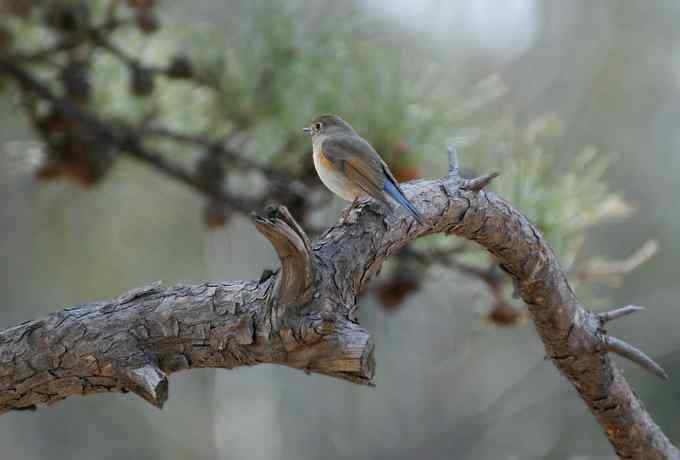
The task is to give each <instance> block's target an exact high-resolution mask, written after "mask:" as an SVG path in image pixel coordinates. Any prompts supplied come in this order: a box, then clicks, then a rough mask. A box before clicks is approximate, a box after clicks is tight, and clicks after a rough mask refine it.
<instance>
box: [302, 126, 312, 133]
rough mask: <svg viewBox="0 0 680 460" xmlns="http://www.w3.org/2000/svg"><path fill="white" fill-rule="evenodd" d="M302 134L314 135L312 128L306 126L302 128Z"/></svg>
mask: <svg viewBox="0 0 680 460" xmlns="http://www.w3.org/2000/svg"><path fill="white" fill-rule="evenodd" d="M302 132H303V133H305V134H312V128H310V127H309V126H305V127H304V128H302Z"/></svg>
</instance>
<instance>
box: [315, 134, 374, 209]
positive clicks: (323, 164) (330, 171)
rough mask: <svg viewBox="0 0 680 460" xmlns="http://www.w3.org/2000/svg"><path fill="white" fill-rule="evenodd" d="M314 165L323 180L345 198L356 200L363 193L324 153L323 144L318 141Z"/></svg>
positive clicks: (330, 188)
mask: <svg viewBox="0 0 680 460" xmlns="http://www.w3.org/2000/svg"><path fill="white" fill-rule="evenodd" d="M319 144H320V143H319ZM314 167H315V168H316V172H317V174H319V179H321V182H323V184H324V185H325V186H326V187H327V188H328V189H329V190H330V191H331V192H333V193H335V194H336V195H338V196H339V197H340V198H342V199H343V200H347V201H354V199H355V198H356V197H357V196H361V195H363V192H362V190H361V189H360V188H359V187H357V186H356V185H354V183H352V181H350V180H349V179H348V178H347V176H346V175H345V174H344V173H343V172H341V171H339V170H338V169H337V168H336V167H335V166H334V165H333V163H332V162H331V161H330V160H329V159H327V158H326V157H325V156H324V155H323V150H322V149H321V145H317V143H315V144H314Z"/></svg>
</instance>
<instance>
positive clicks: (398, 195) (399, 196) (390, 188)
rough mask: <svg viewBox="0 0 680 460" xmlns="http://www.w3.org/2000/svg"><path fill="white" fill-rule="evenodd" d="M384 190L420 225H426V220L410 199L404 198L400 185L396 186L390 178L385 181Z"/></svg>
mask: <svg viewBox="0 0 680 460" xmlns="http://www.w3.org/2000/svg"><path fill="white" fill-rule="evenodd" d="M383 190H385V193H387V194H388V195H389V196H390V198H392V199H393V200H394V201H396V202H397V203H399V204H400V205H402V206H403V207H404V208H406V210H407V211H408V212H409V213H410V214H411V215H412V216H413V218H414V219H415V220H416V221H418V223H419V224H420V225H425V218H424V217H423V215H422V214H421V213H420V212H418V210H417V209H416V207H415V206H413V203H411V202H410V201H409V200H408V198H406V197H405V196H404V193H403V192H402V191H401V189H400V188H399V186H398V185H396V184H394V183H393V182H392V181H391V180H390V179H389V178H386V179H385V184H384V185H383Z"/></svg>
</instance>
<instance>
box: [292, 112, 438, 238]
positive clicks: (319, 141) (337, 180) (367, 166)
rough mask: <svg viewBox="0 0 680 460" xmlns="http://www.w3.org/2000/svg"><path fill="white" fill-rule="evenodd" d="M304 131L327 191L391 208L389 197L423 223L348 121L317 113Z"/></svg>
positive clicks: (371, 149) (394, 180) (384, 166)
mask: <svg viewBox="0 0 680 460" xmlns="http://www.w3.org/2000/svg"><path fill="white" fill-rule="evenodd" d="M304 132H305V133H307V134H310V135H311V136H312V145H313V150H314V166H315V168H316V172H317V173H318V174H319V178H321V182H323V183H324V185H325V186H326V187H328V188H329V189H330V191H331V192H333V193H335V194H336V195H338V196H339V197H340V198H342V199H344V200H347V201H351V202H354V201H356V200H357V199H358V198H360V197H363V196H370V197H372V198H373V199H375V200H378V201H379V202H380V203H382V204H383V205H385V206H387V208H388V209H390V210H391V209H392V207H391V206H390V204H389V201H388V200H387V197H390V198H392V199H393V200H394V201H396V202H397V203H399V204H400V205H401V206H403V207H404V208H405V209H406V210H407V211H408V212H409V213H410V214H411V216H413V218H414V219H415V220H416V221H418V223H419V224H421V225H424V224H425V219H424V217H423V215H422V214H421V213H420V212H418V210H417V209H416V207H415V206H413V203H411V202H410V201H409V200H408V198H406V196H405V195H404V192H402V190H401V188H400V187H399V184H398V183H397V180H396V179H395V178H394V175H393V174H392V172H390V168H388V167H387V165H386V164H385V162H384V161H383V160H382V158H380V155H378V153H377V152H376V151H375V150H374V149H373V147H371V144H369V143H368V142H367V141H366V140H365V139H364V138H362V137H361V136H359V135H358V134H357V132H356V131H354V129H353V128H352V127H351V126H350V125H349V123H347V122H346V121H345V120H343V119H342V118H340V117H339V116H337V115H321V116H319V117H317V118H316V119H315V120H314V122H313V123H312V124H311V126H309V127H307V128H304Z"/></svg>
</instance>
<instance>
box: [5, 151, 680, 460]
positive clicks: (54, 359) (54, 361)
mask: <svg viewBox="0 0 680 460" xmlns="http://www.w3.org/2000/svg"><path fill="white" fill-rule="evenodd" d="M451 160H452V161H451V171H450V173H449V174H448V175H447V176H446V177H444V178H442V179H439V180H430V181H419V182H415V183H410V184H404V187H403V188H404V191H405V193H406V194H407V195H408V196H409V198H410V199H411V200H412V201H413V202H414V204H415V205H416V206H417V207H418V209H419V210H420V211H421V212H422V214H423V215H424V216H425V217H426V219H427V221H428V222H429V223H430V226H429V227H428V226H420V225H418V224H417V223H415V222H414V221H413V220H412V219H411V218H409V217H408V216H407V215H405V214H404V213H402V212H401V211H396V212H395V213H394V214H386V210H385V209H384V208H382V207H381V206H380V205H378V204H376V203H374V202H370V201H362V202H360V203H359V204H358V205H357V206H356V207H355V208H353V209H352V210H351V212H350V213H349V214H348V215H347V217H346V219H345V220H344V221H343V222H341V223H339V224H337V225H334V226H332V227H330V228H329V229H328V230H327V231H326V232H325V233H324V234H323V235H321V237H319V238H318V239H317V240H316V241H314V242H313V243H310V242H309V241H308V239H307V237H306V236H305V234H304V232H303V231H302V230H301V229H300V227H299V226H298V225H297V224H296V223H295V221H294V220H293V218H292V217H291V216H290V214H289V213H288V212H287V211H286V210H285V208H273V209H270V210H269V212H268V213H267V215H265V216H256V217H255V218H254V223H255V226H256V228H257V229H258V230H259V231H260V232H261V233H262V234H263V235H264V236H265V237H267V239H269V241H270V242H271V243H272V245H273V246H274V248H275V249H276V251H277V254H278V255H279V257H280V259H281V261H282V268H281V269H280V270H279V271H278V272H276V273H268V274H266V275H263V277H262V278H261V279H260V280H258V281H247V282H245V281H238V282H225V283H204V284H201V285H198V286H175V287H168V288H163V287H161V286H160V285H153V286H148V287H144V288H140V289H137V290H134V291H131V292H129V293H127V294H125V295H123V296H121V297H119V298H117V299H114V300H111V301H106V302H96V303H92V304H87V305H82V306H79V307H75V308H68V309H65V310H63V311H60V312H58V313H53V314H51V315H49V316H47V317H46V318H44V319H41V320H37V321H30V322H27V323H24V324H21V325H19V326H16V327H13V328H11V329H7V330H5V331H2V332H0V410H2V411H8V410H22V409H34V408H35V407H36V404H39V403H47V404H51V403H54V402H56V401H59V400H61V399H64V398H66V397H68V396H70V395H74V394H89V393H94V392H102V391H133V392H135V393H136V394H138V395H140V396H141V397H143V398H144V399H146V400H147V401H149V402H151V403H152V404H154V405H156V406H158V407H161V406H162V404H163V402H164V401H165V399H166V398H167V393H168V380H167V375H168V374H170V373H172V372H175V371H179V370H184V369H190V368H196V367H220V368H234V367H238V366H247V365H255V364H260V363H274V364H282V365H286V366H291V367H294V368H299V369H303V370H305V371H307V372H315V373H321V374H326V375H330V376H334V377H338V378H342V379H346V380H350V381H352V382H355V383H362V384H369V385H372V384H373V375H374V359H373V341H372V339H371V336H370V335H369V333H368V332H367V331H365V330H364V329H362V328H361V327H360V326H359V325H358V323H357V321H356V317H355V310H356V308H357V305H356V298H357V294H358V293H359V292H360V291H361V290H362V288H363V287H364V286H365V285H366V284H367V283H368V282H369V281H370V280H371V279H372V278H373V277H374V276H375V275H376V274H377V273H378V272H379V271H380V268H381V266H382V264H383V262H384V261H385V259H386V258H387V257H389V256H390V254H392V253H394V252H395V251H398V250H399V249H400V248H402V247H403V246H404V245H406V244H408V243H409V242H411V241H413V240H415V239H416V238H419V237H421V236H424V235H427V234H432V233H444V234H448V235H457V236H460V237H463V238H467V239H469V240H472V241H476V242H477V243H479V244H480V245H481V246H483V247H484V248H485V249H486V250H488V251H489V252H490V253H491V254H493V255H494V256H496V258H497V259H498V261H499V263H500V264H501V267H502V268H503V269H504V270H505V271H506V272H507V273H508V274H509V275H510V276H511V277H512V278H513V280H514V281H515V283H516V288H517V290H518V293H519V294H520V295H521V297H522V299H523V300H524V301H525V302H526V303H527V305H528V308H529V312H530V314H531V317H532V319H533V320H534V323H535V325H536V330H537V331H538V334H539V336H540V338H541V339H542V341H543V343H544V345H545V349H546V354H547V355H548V356H549V357H550V358H551V359H552V361H553V362H554V363H555V365H556V366H557V367H558V369H559V370H560V371H561V372H562V373H563V375H564V376H565V377H566V378H567V379H568V380H569V381H570V382H571V383H572V384H573V385H574V387H575V388H576V390H577V391H578V392H579V394H580V395H581V397H582V398H583V400H584V402H585V403H586V405H587V406H588V407H589V408H590V410H591V411H592V413H593V414H594V415H595V417H596V418H597V420H598V422H599V423H600V424H601V425H602V427H603V428H604V431H605V433H606V435H607V437H608V438H609V440H610V442H611V443H612V445H613V446H614V448H615V450H616V452H617V454H618V455H619V456H620V457H621V458H635V459H667V458H673V459H678V458H680V452H679V451H678V450H677V449H676V447H675V446H673V445H672V444H671V442H670V441H669V440H668V439H667V438H666V436H665V435H664V434H663V432H662V431H661V430H660V428H659V427H658V426H657V425H656V424H655V423H654V422H653V420H652V419H651V417H650V416H649V414H648V413H647V412H646V410H645V409H644V407H643V405H642V404H641V402H640V401H639V400H638V398H637V397H636V396H635V394H634V393H633V391H632V389H631V388H630V386H629V385H628V383H627V382H626V380H625V379H624V377H623V375H622V374H621V372H620V371H619V370H618V369H617V368H616V367H615V366H614V365H613V363H612V362H611V360H610V359H609V356H608V355H607V351H614V352H617V353H619V354H622V355H626V353H625V351H626V350H624V349H625V348H626V347H629V348H630V349H628V350H627V352H629V353H628V355H627V357H628V358H630V359H632V360H634V361H636V362H637V363H639V364H641V365H643V366H645V367H646V368H648V369H650V370H652V371H653V372H655V373H656V374H658V375H660V376H665V373H663V370H661V369H660V368H658V366H657V365H656V364H655V363H654V362H653V361H651V359H649V358H648V357H646V356H645V355H644V354H642V353H641V352H640V351H639V350H636V349H635V348H633V347H631V346H630V345H628V344H625V342H622V341H620V340H618V339H615V338H612V337H609V336H607V335H606V333H605V331H604V329H603V326H604V324H605V322H606V321H609V320H613V319H615V318H618V317H620V316H622V315H624V314H628V313H632V312H634V311H637V310H638V309H639V308H636V307H625V308H624V309H620V310H616V311H614V312H612V313H608V314H604V315H597V314H594V313H591V312H589V311H587V310H586V309H585V308H584V307H583V306H582V305H581V304H580V303H579V302H578V300H577V299H576V297H575V295H574V293H573V291H572V290H571V288H570V286H569V283H568V282H567V279H566V277H565V275H564V273H563V272H562V269H561V268H560V265H559V262H558V260H557V258H556V257H555V254H554V252H553V250H552V249H551V247H550V245H549V244H548V243H547V241H545V239H544V237H543V236H542V234H541V232H540V231H539V230H538V229H537V228H536V227H535V226H534V225H533V224H532V223H531V222H529V220H528V219H527V218H526V217H525V216H524V215H522V214H521V213H520V212H519V211H517V210H515V209H514V208H513V207H512V206H510V205H509V204H508V203H507V202H505V201H504V200H503V199H502V198H500V197H498V196H497V195H495V194H493V193H491V192H488V191H486V190H484V187H485V186H486V185H487V184H488V183H489V182H490V181H491V180H492V179H493V178H494V177H495V176H494V175H493V174H492V175H488V176H483V177H480V178H477V179H472V180H466V179H463V178H461V177H460V176H459V175H458V168H457V159H456V157H455V152H453V151H452V152H451ZM621 344H623V345H621ZM622 347H623V348H622ZM650 363H651V364H650ZM655 366H656V367H655Z"/></svg>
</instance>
